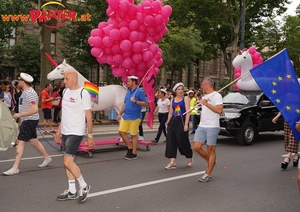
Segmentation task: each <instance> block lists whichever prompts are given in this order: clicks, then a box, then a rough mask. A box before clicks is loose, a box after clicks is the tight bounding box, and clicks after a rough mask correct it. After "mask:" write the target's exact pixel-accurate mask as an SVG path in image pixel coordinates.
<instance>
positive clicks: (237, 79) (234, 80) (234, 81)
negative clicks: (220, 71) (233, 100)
mask: <svg viewBox="0 0 300 212" xmlns="http://www.w3.org/2000/svg"><path fill="white" fill-rule="evenodd" d="M249 73H250V70H249V71H247V72H246V73H244V74H243V75H241V76H240V77H238V78H236V79H235V80H233V81H232V82H230V83H229V84H227V85H225V86H224V87H223V88H221V89H220V90H218V91H217V92H218V93H220V92H221V91H222V90H224V89H225V88H227V87H228V86H230V85H232V84H233V83H235V82H237V81H238V80H240V79H241V78H242V77H244V76H246V75H247V74H249ZM215 94H216V93H214V94H213V95H212V96H211V97H213V96H214V95H215ZM211 97H209V98H211ZM199 105H201V103H199V104H196V105H195V106H194V107H192V108H190V109H189V110H188V111H186V112H185V113H184V114H183V115H185V114H186V113H189V112H191V111H192V110H194V109H195V107H197V106H199Z"/></svg>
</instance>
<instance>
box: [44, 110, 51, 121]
mask: <svg viewBox="0 0 300 212" xmlns="http://www.w3.org/2000/svg"><path fill="white" fill-rule="evenodd" d="M43 112H44V119H52V114H51V109H49V108H44V109H43Z"/></svg>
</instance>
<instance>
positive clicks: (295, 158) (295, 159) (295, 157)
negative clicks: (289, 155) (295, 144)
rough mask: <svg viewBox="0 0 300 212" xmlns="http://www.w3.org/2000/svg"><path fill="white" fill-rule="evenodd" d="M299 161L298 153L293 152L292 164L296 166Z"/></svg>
mask: <svg viewBox="0 0 300 212" xmlns="http://www.w3.org/2000/svg"><path fill="white" fill-rule="evenodd" d="M298 162H299V154H295V156H294V159H293V166H294V167H297V166H298Z"/></svg>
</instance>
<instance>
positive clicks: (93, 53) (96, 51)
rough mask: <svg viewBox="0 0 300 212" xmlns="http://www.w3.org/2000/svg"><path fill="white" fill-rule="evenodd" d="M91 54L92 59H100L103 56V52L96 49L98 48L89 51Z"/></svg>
mask: <svg viewBox="0 0 300 212" xmlns="http://www.w3.org/2000/svg"><path fill="white" fill-rule="evenodd" d="M91 54H92V55H93V56H94V57H101V56H102V54H103V50H102V49H101V48H98V47H93V48H92V49H91Z"/></svg>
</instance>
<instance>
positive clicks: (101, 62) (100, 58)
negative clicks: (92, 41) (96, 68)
mask: <svg viewBox="0 0 300 212" xmlns="http://www.w3.org/2000/svg"><path fill="white" fill-rule="evenodd" d="M105 60H106V58H105V57H103V56H102V57H97V61H98V63H100V64H104V63H105Z"/></svg>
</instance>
